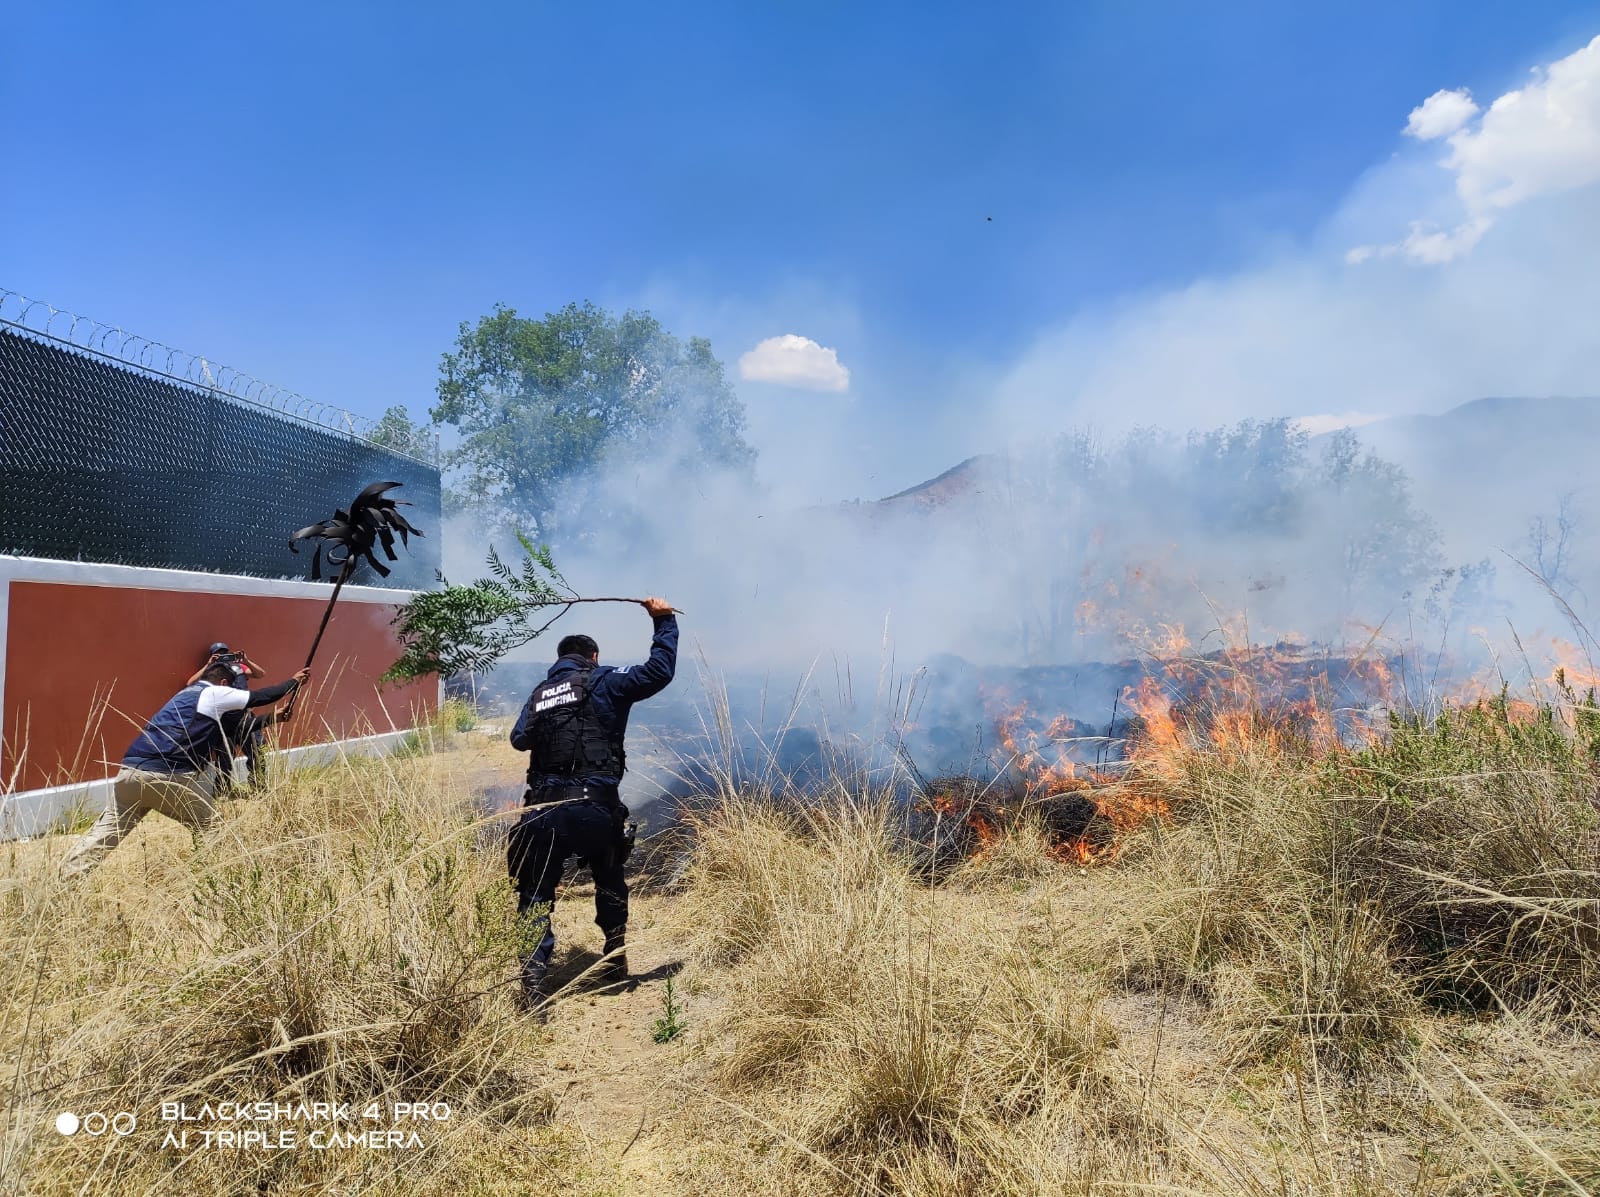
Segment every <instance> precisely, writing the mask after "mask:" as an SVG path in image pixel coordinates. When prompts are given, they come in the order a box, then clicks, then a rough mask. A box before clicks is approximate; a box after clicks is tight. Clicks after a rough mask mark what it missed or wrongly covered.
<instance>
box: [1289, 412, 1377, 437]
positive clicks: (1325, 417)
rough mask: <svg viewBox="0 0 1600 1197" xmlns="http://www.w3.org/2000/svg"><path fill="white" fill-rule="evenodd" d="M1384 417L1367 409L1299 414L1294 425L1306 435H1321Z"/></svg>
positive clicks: (1358, 426)
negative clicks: (1335, 412) (1307, 414)
mask: <svg viewBox="0 0 1600 1197" xmlns="http://www.w3.org/2000/svg"><path fill="white" fill-rule="evenodd" d="M1385 418H1386V417H1384V416H1379V415H1374V414H1373V413H1372V412H1369V411H1347V412H1342V413H1340V414H1338V415H1335V414H1334V413H1332V412H1325V413H1319V414H1318V415H1314V416H1301V417H1300V418H1299V419H1297V420H1296V421H1295V422H1294V423H1295V427H1297V428H1299V429H1300V431H1302V432H1304V433H1305V434H1306V435H1308V436H1321V435H1322V434H1323V433H1324V432H1337V431H1338V430H1339V429H1341V428H1360V427H1361V426H1362V425H1363V424H1375V423H1377V422H1378V421H1379V420H1382V419H1385Z"/></svg>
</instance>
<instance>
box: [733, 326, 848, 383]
mask: <svg viewBox="0 0 1600 1197" xmlns="http://www.w3.org/2000/svg"><path fill="white" fill-rule="evenodd" d="M739 377H740V378H743V379H745V380H746V381H747V382H771V383H776V384H777V385H778V386H784V387H795V388H797V389H799V390H802V391H847V390H849V389H850V371H849V370H848V369H847V368H846V367H844V366H842V365H840V364H839V354H838V352H837V351H835V350H833V349H827V348H824V347H823V346H821V345H818V344H817V343H816V342H815V341H813V340H812V339H811V338H810V337H800V336H796V335H795V334H794V333H784V334H783V336H781V337H768V338H767V339H766V340H764V341H762V342H761V343H760V344H758V345H757V346H756V347H755V348H754V349H752V350H750V351H749V352H748V353H746V354H744V355H743V356H742V357H740V359H739Z"/></svg>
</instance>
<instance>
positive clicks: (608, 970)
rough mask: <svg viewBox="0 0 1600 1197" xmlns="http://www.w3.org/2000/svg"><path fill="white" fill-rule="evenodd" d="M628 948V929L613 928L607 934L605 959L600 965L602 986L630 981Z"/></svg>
mask: <svg viewBox="0 0 1600 1197" xmlns="http://www.w3.org/2000/svg"><path fill="white" fill-rule="evenodd" d="M627 946H628V929H627V927H613V928H612V929H611V930H609V931H607V932H606V946H605V959H604V960H602V961H601V963H600V983H601V984H602V985H620V984H622V983H623V982H624V981H626V980H627V979H628V952H627Z"/></svg>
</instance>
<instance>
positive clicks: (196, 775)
mask: <svg viewBox="0 0 1600 1197" xmlns="http://www.w3.org/2000/svg"><path fill="white" fill-rule="evenodd" d="M310 676H311V671H310V670H308V669H302V670H301V671H300V672H299V673H297V674H295V675H294V676H293V677H292V678H290V679H289V680H288V681H286V682H279V683H278V684H277V685H275V686H264V687H262V688H261V689H260V690H256V691H254V692H251V691H249V690H240V689H237V688H236V687H235V686H234V685H233V669H232V667H231V666H230V665H228V664H226V663H224V662H221V661H214V662H212V663H211V664H209V665H207V666H206V667H205V669H203V670H202V671H201V675H200V680H199V681H197V682H196V683H194V684H193V685H189V686H185V687H184V688H183V689H182V690H179V691H178V693H176V694H174V695H173V696H172V697H171V698H170V699H168V700H167V703H166V705H165V706H163V707H162V708H161V709H160V710H159V711H157V712H156V713H155V714H154V715H153V716H151V719H150V722H149V723H147V724H145V725H144V730H143V731H141V732H140V733H139V735H138V736H137V737H136V738H135V739H134V741H133V743H132V744H130V745H129V746H128V751H127V752H125V753H123V754H122V769H121V771H120V772H119V773H118V774H117V776H116V778H115V779H114V780H113V781H112V785H111V801H110V802H108V803H107V804H106V809H105V811H104V812H103V813H102V814H101V815H100V817H99V818H98V819H97V820H95V824H94V826H93V827H91V828H89V830H88V831H87V832H85V833H84V834H83V835H82V836H80V837H79V838H78V841H77V842H76V843H75V844H73V845H72V847H71V849H70V850H69V851H68V852H67V855H66V857H65V859H63V860H62V862H61V875H62V876H63V877H67V878H71V877H79V876H82V875H83V874H84V873H87V872H88V871H89V870H90V869H92V868H94V866H95V865H97V864H99V863H100V862H101V861H102V860H103V859H104V858H105V856H106V854H107V853H108V852H110V851H111V850H112V849H113V848H115V847H116V846H117V845H118V844H120V843H121V842H122V840H123V838H124V837H125V836H126V835H127V834H128V833H129V832H130V831H132V830H133V829H134V827H136V826H137V825H138V823H139V820H141V819H143V818H144V817H145V815H147V814H149V813H150V812H151V811H157V812H159V813H161V814H163V815H166V816H167V817H168V818H169V819H176V820H178V822H180V823H183V824H185V825H186V826H189V827H192V828H194V829H195V830H197V831H198V830H201V829H203V828H206V827H209V826H211V825H212V824H213V823H215V822H216V819H217V807H216V802H215V800H214V795H215V789H216V774H215V771H214V769H213V765H212V762H213V761H214V759H215V757H216V754H217V752H218V750H219V749H220V748H222V747H223V744H224V741H223V731H222V717H223V715H225V714H227V713H228V712H229V711H242V710H245V709H247V708H250V707H260V706H268V705H270V704H272V703H275V702H277V701H278V700H279V699H280V698H283V697H284V696H285V695H288V694H292V693H293V692H294V691H295V690H297V689H299V687H300V686H302V685H303V684H304V683H305V681H306V679H307V678H309V677H310ZM230 763H231V762H230Z"/></svg>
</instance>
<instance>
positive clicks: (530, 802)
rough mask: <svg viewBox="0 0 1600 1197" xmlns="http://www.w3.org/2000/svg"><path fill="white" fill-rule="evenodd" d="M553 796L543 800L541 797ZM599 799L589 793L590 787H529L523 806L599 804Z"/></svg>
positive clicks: (524, 795) (524, 793) (525, 792)
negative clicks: (544, 795) (543, 795)
mask: <svg viewBox="0 0 1600 1197" xmlns="http://www.w3.org/2000/svg"><path fill="white" fill-rule="evenodd" d="M541 794H549V795H553V796H552V797H548V798H541V797H539V795H541ZM598 801H600V799H599V798H597V797H595V796H593V795H591V794H590V793H589V787H588V786H529V787H528V788H527V789H526V790H524V791H523V794H522V805H523V806H526V807H535V808H538V807H547V806H565V805H566V804H567V803H569V802H598Z"/></svg>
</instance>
